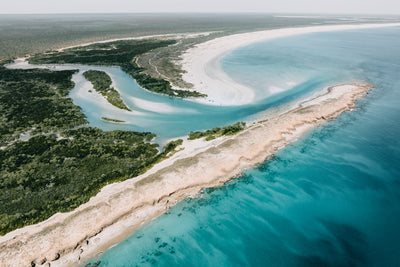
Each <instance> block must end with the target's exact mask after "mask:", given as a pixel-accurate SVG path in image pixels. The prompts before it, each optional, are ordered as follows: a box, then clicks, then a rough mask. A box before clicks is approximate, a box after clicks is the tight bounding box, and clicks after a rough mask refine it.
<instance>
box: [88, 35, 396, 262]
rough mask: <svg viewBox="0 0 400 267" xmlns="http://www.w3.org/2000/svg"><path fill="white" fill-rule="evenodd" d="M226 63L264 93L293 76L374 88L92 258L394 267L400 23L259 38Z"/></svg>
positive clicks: (305, 82)
mask: <svg viewBox="0 0 400 267" xmlns="http://www.w3.org/2000/svg"><path fill="white" fill-rule="evenodd" d="M222 66H223V68H224V69H225V70H226V71H227V73H228V74H229V75H231V76H232V77H233V78H235V79H238V80H240V81H243V82H244V83H246V84H248V85H251V86H253V87H254V88H256V89H257V90H259V94H260V95H265V96H268V94H269V93H270V87H271V86H274V87H278V88H283V89H284V90H286V89H287V88H285V86H287V83H288V82H293V83H296V84H297V87H301V88H302V89H301V90H299V91H300V92H301V91H307V90H313V89H312V88H314V87H320V86H322V85H326V84H329V83H331V82H332V81H334V82H342V81H350V80H353V79H361V80H367V81H369V82H371V83H373V84H375V85H376V88H375V89H373V91H372V92H371V93H370V94H369V95H368V96H367V97H366V98H364V99H362V100H360V101H359V102H358V107H357V108H356V110H354V111H353V112H347V113H345V114H342V115H341V116H340V118H339V119H336V120H334V121H331V122H329V123H327V124H326V125H325V126H323V127H319V128H317V129H315V130H314V131H312V132H311V133H310V134H308V135H307V136H306V137H304V138H302V139H301V140H299V141H298V142H296V143H293V144H291V145H289V146H287V147H286V148H285V149H283V150H281V151H279V152H278V153H276V155H275V156H274V157H273V158H271V159H270V160H268V161H266V162H265V163H263V164H261V165H260V166H258V167H256V168H253V169H250V170H248V171H245V172H244V174H243V176H242V177H240V178H239V179H235V180H233V181H231V182H229V183H227V184H226V185H225V186H223V187H221V188H217V189H210V190H204V191H203V193H202V195H201V196H200V197H198V198H196V199H188V200H185V201H182V202H181V203H180V204H178V205H176V206H175V207H173V208H171V210H170V211H169V212H168V213H167V214H165V215H162V216H161V217H159V218H157V219H155V220H153V221H152V222H151V223H150V224H148V225H147V226H145V227H142V228H141V229H139V230H138V231H137V232H136V233H135V234H133V235H132V236H131V237H129V238H127V239H126V240H125V241H123V242H122V243H120V244H119V245H117V246H115V247H113V248H111V249H109V250H108V251H106V252H105V253H104V254H103V255H101V257H100V258H96V259H93V261H92V262H96V261H98V260H100V261H101V263H100V265H99V266H150V265H155V266H400V254H399V253H398V252H399V251H400V242H399V240H400V227H399V225H400V164H399V162H400V123H399V122H400V121H399V118H400V78H399V77H400V76H399V75H400V28H399V27H396V28H382V29H374V30H359V31H349V32H333V33H318V34H308V35H302V36H296V37H290V38H284V39H279V40H274V41H269V42H262V43H258V44H254V45H251V46H248V47H245V48H241V49H239V50H236V51H234V52H233V53H232V54H230V55H228V56H227V57H225V58H224V59H223V61H222ZM293 91H294V92H295V93H293V94H290V95H289V96H288V97H289V98H295V97H296V92H297V91H296V88H294V90H292V92H293ZM286 92H287V91H286ZM284 94H285V92H284ZM261 102H262V101H261ZM261 107H262V104H260V105H253V106H249V107H245V108H244V109H245V110H247V112H248V113H251V112H255V111H257V110H258V109H259V108H261ZM248 110H251V111H248Z"/></svg>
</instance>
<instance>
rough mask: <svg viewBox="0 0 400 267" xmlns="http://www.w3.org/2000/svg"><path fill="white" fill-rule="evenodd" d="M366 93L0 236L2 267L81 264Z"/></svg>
mask: <svg viewBox="0 0 400 267" xmlns="http://www.w3.org/2000/svg"><path fill="white" fill-rule="evenodd" d="M371 88H372V85H370V84H367V83H362V82H358V83H352V84H345V85H337V86H332V87H329V88H327V90H324V92H323V93H321V94H320V95H319V96H317V97H315V98H313V99H308V100H305V101H303V102H301V104H300V106H299V107H297V108H295V109H292V110H290V111H287V112H286V113H284V114H282V115H279V116H276V117H274V118H271V119H269V120H267V121H263V122H259V123H256V124H254V125H253V126H251V127H249V128H248V129H246V130H244V131H243V132H241V133H239V134H237V135H235V136H231V137H223V138H221V139H217V140H215V141H214V142H210V143H206V142H205V145H204V146H203V147H202V149H192V150H190V147H189V145H188V143H184V144H183V145H184V146H185V147H186V148H187V149H186V151H185V150H183V151H181V152H178V153H177V154H176V155H174V157H171V158H170V159H167V160H165V161H164V162H162V163H161V164H160V165H156V166H155V167H154V168H153V169H152V170H150V171H149V172H147V173H145V174H144V175H141V176H139V177H137V178H135V179H130V180H127V181H124V182H121V183H116V184H112V185H109V186H106V187H105V188H103V189H102V191H101V192H100V193H99V194H98V195H97V196H95V197H93V198H92V199H91V200H90V201H89V202H88V203H86V204H84V205H82V206H80V207H79V208H77V209H76V210H74V211H72V212H69V213H62V214H56V215H54V216H52V217H51V218H50V219H48V220H47V221H45V222H42V223H39V224H36V225H32V226H28V227H24V228H22V229H18V230H15V231H13V232H11V233H8V234H6V235H5V236H2V237H0V265H1V266H30V265H31V266H49V265H51V266H68V265H71V266H72V265H77V264H81V263H84V262H85V260H88V259H89V258H90V257H92V256H94V255H96V254H97V253H99V252H101V251H104V250H105V249H107V248H108V247H110V246H112V245H113V244H116V243H117V242H119V241H121V240H123V239H124V238H125V237H126V236H128V235H129V234H131V233H132V232H134V231H135V229H137V228H138V227H140V226H141V225H143V224H144V223H146V222H148V221H149V220H151V219H152V218H154V217H156V216H159V215H160V214H162V213H163V212H165V211H166V210H167V209H168V208H169V207H170V206H171V205H174V204H175V203H176V202H178V201H180V200H182V199H183V198H186V197H188V196H192V195H195V194H196V193H198V191H199V190H200V189H202V188H206V187H215V186H218V185H221V184H223V183H224V182H225V181H227V180H229V179H231V178H232V177H234V176H235V175H238V174H239V173H240V172H241V171H242V170H243V169H245V168H248V167H250V166H253V165H255V164H257V163H260V162H262V161H264V160H265V159H266V158H268V157H270V156H271V155H272V154H273V153H274V152H276V151H277V150H278V149H280V148H282V147H284V146H285V145H287V144H288V143H290V142H293V141H295V140H297V139H298V138H299V137H301V136H302V135H304V134H305V133H307V132H308V131H309V130H311V129H312V128H314V127H316V126H318V125H321V124H322V123H324V122H326V121H327V120H329V119H332V118H334V117H336V116H338V115H339V114H341V113H342V112H344V111H346V110H350V109H352V108H353V107H354V106H355V102H356V100H357V99H359V98H360V97H362V96H364V95H365V94H366V93H367V92H368V91H369V90H370V89H371ZM188 150H189V151H190V152H188ZM222 163H223V164H222Z"/></svg>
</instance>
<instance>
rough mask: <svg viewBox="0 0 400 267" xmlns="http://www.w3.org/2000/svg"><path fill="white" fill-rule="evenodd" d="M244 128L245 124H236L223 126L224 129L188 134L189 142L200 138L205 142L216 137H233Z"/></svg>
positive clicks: (218, 128)
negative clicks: (204, 139)
mask: <svg viewBox="0 0 400 267" xmlns="http://www.w3.org/2000/svg"><path fill="white" fill-rule="evenodd" d="M245 127H246V123H245V122H237V123H235V124H233V125H229V126H225V127H222V128H221V127H216V128H213V129H211V130H207V131H204V132H201V131H197V132H190V133H189V140H194V139H198V138H202V137H206V140H207V141H210V140H213V139H215V138H217V137H220V136H223V135H233V134H236V133H238V132H240V131H242V130H244V128H245Z"/></svg>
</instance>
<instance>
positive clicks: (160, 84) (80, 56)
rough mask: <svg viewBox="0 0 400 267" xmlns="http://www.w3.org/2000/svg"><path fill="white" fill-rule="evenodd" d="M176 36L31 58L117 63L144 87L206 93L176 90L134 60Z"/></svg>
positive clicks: (180, 93)
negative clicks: (145, 70) (149, 73)
mask: <svg viewBox="0 0 400 267" xmlns="http://www.w3.org/2000/svg"><path fill="white" fill-rule="evenodd" d="M175 43H176V41H174V40H161V41H160V40H129V41H116V42H110V43H97V44H93V45H89V46H85V47H77V48H71V49H66V50H65V51H63V52H55V53H49V54H38V55H35V56H33V57H31V58H29V63H33V64H44V63H57V64H63V63H75V64H85V65H114V66H120V67H121V69H122V70H123V71H125V72H126V73H128V74H129V75H130V76H131V77H133V78H134V79H135V80H136V81H137V83H138V84H139V85H140V86H142V87H143V88H145V89H147V90H150V91H152V92H155V93H159V94H165V95H168V96H172V97H204V96H206V95H203V94H201V93H199V92H196V91H189V90H175V89H172V87H171V84H170V83H169V82H168V81H166V80H163V79H159V78H153V77H151V76H150V75H148V74H146V73H144V69H142V68H140V67H138V66H137V64H136V63H135V62H134V60H135V57H136V56H138V55H140V54H143V53H146V52H149V51H151V50H153V49H156V48H160V47H165V46H168V45H171V44H175Z"/></svg>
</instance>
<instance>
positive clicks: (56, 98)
mask: <svg viewBox="0 0 400 267" xmlns="http://www.w3.org/2000/svg"><path fill="white" fill-rule="evenodd" d="M74 72H75V71H71V70H66V71H58V72H52V71H49V70H45V69H34V70H10V69H6V68H4V67H2V66H0V146H3V145H5V144H7V143H8V142H10V141H12V140H15V139H17V138H19V135H20V134H22V133H25V134H30V135H34V134H38V133H43V132H55V131H58V130H60V129H65V128H72V127H75V126H78V125H82V124H86V123H87V121H86V119H85V116H84V115H83V114H82V112H81V110H80V108H79V107H77V106H75V105H74V104H73V103H72V101H71V99H69V98H67V94H68V92H69V90H70V89H71V88H72V87H73V83H72V82H71V77H72V74H73V73H74Z"/></svg>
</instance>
